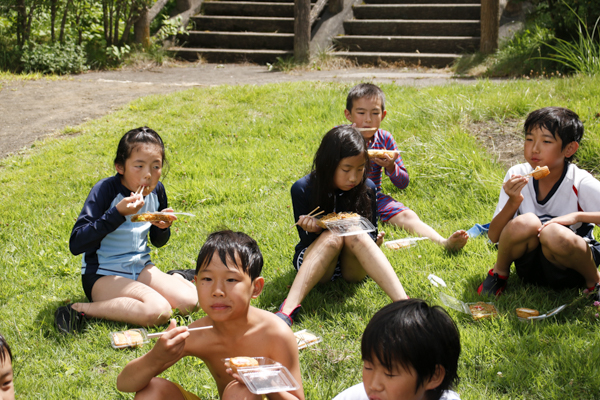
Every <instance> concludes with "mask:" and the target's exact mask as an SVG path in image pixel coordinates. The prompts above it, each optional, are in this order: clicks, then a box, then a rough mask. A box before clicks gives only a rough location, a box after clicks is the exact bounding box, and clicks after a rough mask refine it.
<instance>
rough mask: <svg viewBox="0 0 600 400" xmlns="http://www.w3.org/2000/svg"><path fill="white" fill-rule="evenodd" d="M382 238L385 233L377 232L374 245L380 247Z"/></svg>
mask: <svg viewBox="0 0 600 400" xmlns="http://www.w3.org/2000/svg"><path fill="white" fill-rule="evenodd" d="M384 236H385V232H379V233H378V234H377V240H376V241H375V243H377V246H379V247H381V245H382V244H383V237H384ZM463 246H464V245H463Z"/></svg>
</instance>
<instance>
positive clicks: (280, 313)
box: [275, 299, 302, 328]
mask: <svg viewBox="0 0 600 400" xmlns="http://www.w3.org/2000/svg"><path fill="white" fill-rule="evenodd" d="M286 301H287V299H285V300H284V301H283V303H281V305H280V306H279V311H277V312H276V313H275V315H277V316H278V317H279V318H281V319H282V320H283V321H284V322H285V323H286V324H287V325H288V326H289V327H290V328H291V327H292V325H293V324H294V318H296V315H298V313H299V312H300V308H302V306H301V305H300V304H298V305H297V306H296V308H294V309H293V310H292V312H291V313H290V314H289V315H288V314H286V313H284V312H283V311H282V310H283V306H284V305H285V302H286Z"/></svg>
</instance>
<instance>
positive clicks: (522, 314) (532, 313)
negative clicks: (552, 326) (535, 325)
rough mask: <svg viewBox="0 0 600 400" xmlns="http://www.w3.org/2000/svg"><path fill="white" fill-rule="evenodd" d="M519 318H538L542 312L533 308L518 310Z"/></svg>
mask: <svg viewBox="0 0 600 400" xmlns="http://www.w3.org/2000/svg"><path fill="white" fill-rule="evenodd" d="M516 311H517V317H519V318H529V317H536V316H538V315H540V312H539V311H538V310H534V309H531V308H517V310H516Z"/></svg>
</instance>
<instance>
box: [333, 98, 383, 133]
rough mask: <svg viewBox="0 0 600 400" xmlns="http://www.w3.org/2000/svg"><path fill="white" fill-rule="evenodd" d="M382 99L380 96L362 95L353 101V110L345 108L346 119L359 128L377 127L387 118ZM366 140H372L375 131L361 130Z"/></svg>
mask: <svg viewBox="0 0 600 400" xmlns="http://www.w3.org/2000/svg"><path fill="white" fill-rule="evenodd" d="M382 108H383V107H382V104H381V99H380V98H379V96H376V97H372V98H367V97H361V98H360V99H356V100H354V101H353V102H352V110H344V115H345V116H346V119H347V120H348V121H350V122H352V123H353V124H356V127H357V128H377V129H379V126H380V125H381V121H383V119H384V118H385V115H386V113H387V111H383V110H382ZM361 134H362V135H363V137H364V138H365V140H367V141H370V140H371V139H372V138H373V136H374V135H375V132H372V131H366V132H361Z"/></svg>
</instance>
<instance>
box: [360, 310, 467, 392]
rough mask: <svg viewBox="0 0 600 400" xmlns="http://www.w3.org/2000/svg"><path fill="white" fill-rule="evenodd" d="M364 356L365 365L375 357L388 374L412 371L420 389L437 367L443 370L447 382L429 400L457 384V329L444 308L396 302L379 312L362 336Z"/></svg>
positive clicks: (435, 390) (444, 381)
mask: <svg viewBox="0 0 600 400" xmlns="http://www.w3.org/2000/svg"><path fill="white" fill-rule="evenodd" d="M361 353H362V359H363V361H368V362H373V357H376V358H377V360H378V361H379V363H380V364H381V365H382V366H383V367H384V368H386V369H387V370H389V371H393V370H394V369H395V368H394V367H398V366H402V367H403V368H404V369H406V370H408V369H409V368H411V367H412V368H413V369H414V370H415V371H416V373H417V389H419V388H420V387H421V386H422V385H423V384H424V382H425V380H426V379H429V378H431V377H433V376H434V375H435V372H436V368H437V366H438V365H440V366H442V367H444V370H445V372H446V374H445V376H444V380H443V381H442V383H441V384H440V385H439V386H438V387H437V388H435V389H432V390H431V392H430V393H431V394H430V395H429V397H428V398H429V399H435V400H437V399H439V398H440V397H441V395H442V392H443V391H444V390H448V389H449V388H450V387H452V386H453V385H454V384H456V383H457V382H458V357H459V355H460V334H459V332H458V328H457V327H456V324H455V323H454V321H453V320H452V318H450V317H449V316H448V314H447V313H446V311H444V309H443V308H441V307H439V306H433V307H430V306H429V305H428V304H427V303H426V302H425V301H423V300H420V299H408V300H401V301H397V302H395V303H392V304H388V305H387V306H385V307H383V308H382V309H381V310H379V311H378V312H377V313H376V314H375V315H374V316H373V318H372V319H371V321H369V324H368V325H367V327H366V329H365V332H364V333H363V337H362V342H361Z"/></svg>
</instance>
